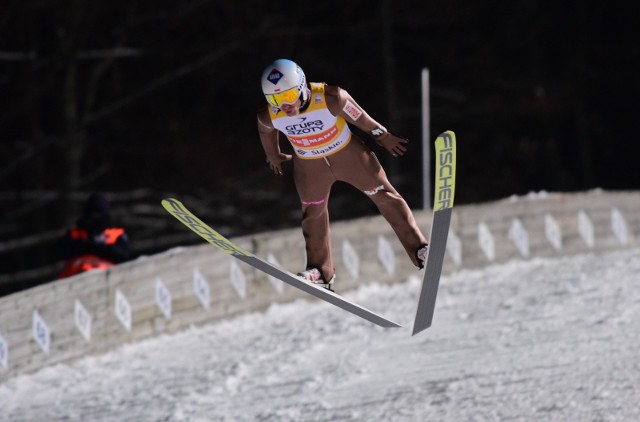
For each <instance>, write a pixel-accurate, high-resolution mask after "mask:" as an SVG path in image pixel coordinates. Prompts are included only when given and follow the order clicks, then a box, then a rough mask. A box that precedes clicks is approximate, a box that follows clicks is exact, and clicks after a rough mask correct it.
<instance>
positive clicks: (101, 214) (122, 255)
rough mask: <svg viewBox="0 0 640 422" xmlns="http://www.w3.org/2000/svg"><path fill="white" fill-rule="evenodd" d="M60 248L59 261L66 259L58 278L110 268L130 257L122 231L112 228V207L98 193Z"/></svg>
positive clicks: (127, 243)
mask: <svg viewBox="0 0 640 422" xmlns="http://www.w3.org/2000/svg"><path fill="white" fill-rule="evenodd" d="M57 247H58V253H59V256H60V258H61V259H65V260H66V263H65V266H64V268H63V270H62V272H61V273H60V276H59V278H65V277H70V276H72V275H75V274H79V273H82V272H85V271H91V270H95V269H105V268H109V267H112V266H113V265H115V264H118V263H120V262H124V261H127V260H129V259H130V258H131V252H130V244H129V238H128V236H127V234H126V233H125V230H124V229H123V228H120V227H112V226H111V206H110V204H109V201H107V199H106V198H105V197H104V196H103V195H101V194H99V193H94V194H93V195H91V197H89V199H88V200H87V202H86V203H85V205H84V210H83V213H82V217H80V218H79V219H78V221H77V224H76V227H74V228H72V229H70V230H69V231H67V233H66V234H65V235H64V237H62V238H61V239H60V240H59V241H58V243H57Z"/></svg>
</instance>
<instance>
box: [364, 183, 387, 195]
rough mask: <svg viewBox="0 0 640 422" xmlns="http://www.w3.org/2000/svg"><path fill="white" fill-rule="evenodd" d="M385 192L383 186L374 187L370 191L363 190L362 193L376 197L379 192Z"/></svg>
mask: <svg viewBox="0 0 640 422" xmlns="http://www.w3.org/2000/svg"><path fill="white" fill-rule="evenodd" d="M385 190H386V189H385V186H384V185H380V186H376V187H375V188H373V189H371V190H365V191H363V192H364V194H365V195H367V196H376V195H377V194H378V193H379V192H381V191H385Z"/></svg>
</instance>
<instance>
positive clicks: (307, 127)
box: [284, 117, 324, 135]
mask: <svg viewBox="0 0 640 422" xmlns="http://www.w3.org/2000/svg"><path fill="white" fill-rule="evenodd" d="M305 120H306V117H305V118H303V121H301V122H300V123H296V124H294V125H288V126H285V128H284V129H285V130H286V131H287V135H306V134H308V133H315V132H322V129H323V128H324V123H322V120H313V121H310V122H307V121H305Z"/></svg>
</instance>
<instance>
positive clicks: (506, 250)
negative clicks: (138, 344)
mask: <svg viewBox="0 0 640 422" xmlns="http://www.w3.org/2000/svg"><path fill="white" fill-rule="evenodd" d="M415 215H416V219H417V220H418V223H419V225H420V226H421V227H423V228H424V230H425V233H428V231H429V226H430V221H431V213H430V212H417V213H416V214H415ZM167 218H171V217H170V216H167ZM332 234H333V245H334V255H335V258H336V267H337V274H338V281H337V284H336V288H337V290H338V292H343V291H346V290H350V289H353V288H355V287H357V286H359V285H362V284H366V283H369V282H373V281H375V282H379V283H393V282H397V281H402V280H404V279H406V278H407V277H408V276H409V275H416V274H417V272H416V269H415V268H414V267H413V266H412V264H411V263H410V261H409V259H408V258H407V257H406V255H405V252H404V249H403V248H402V247H401V245H400V244H399V242H398V241H397V239H396V238H395V235H394V234H393V232H392V231H391V229H390V227H389V226H388V225H387V224H386V222H384V220H383V219H382V217H379V216H376V217H367V218H361V219H357V220H352V221H345V222H336V223H333V224H332ZM194 236H195V235H194ZM639 238H640V192H604V191H599V190H598V191H591V192H585V193H574V194H546V193H540V194H531V195H528V196H524V197H513V198H507V199H504V200H501V201H496V202H491V203H486V204H477V205H465V206H458V207H456V208H455V209H454V212H453V217H452V226H451V232H450V236H449V242H448V245H447V252H448V253H447V256H446V257H445V265H444V272H445V273H448V272H451V271H453V270H455V269H458V268H476V267H481V266H484V265H487V264H490V263H499V262H505V261H508V260H512V259H530V258H533V257H552V256H558V255H565V254H577V253H585V252H589V251H594V252H596V251H604V250H612V249H620V248H630V247H637V246H638V244H639V243H638V239H639ZM233 240H234V242H236V243H237V244H238V245H239V246H241V247H242V248H244V249H246V250H249V251H251V252H253V253H255V254H256V255H258V256H261V257H265V258H267V259H269V260H271V261H273V262H275V263H277V264H279V265H280V266H282V267H284V268H287V269H289V270H292V271H295V270H298V269H300V268H301V267H302V266H303V265H304V241H303V238H302V234H301V232H300V230H299V229H298V228H295V229H290V230H284V231H278V232H272V233H260V234H255V235H251V236H246V237H241V238H237V239H233ZM514 282H517V280H514ZM296 298H309V297H308V295H305V294H304V293H302V292H300V291H298V290H297V289H294V288H292V287H289V286H287V285H283V283H282V282H280V281H279V280H275V279H271V278H269V277H268V276H266V275H264V274H262V273H260V272H259V271H257V270H254V269H253V268H251V267H248V266H244V265H243V264H242V263H240V262H238V261H236V260H234V259H233V258H231V257H230V256H228V255H226V254H223V253H221V252H220V251H218V250H217V249H215V248H213V247H211V246H210V245H208V244H203V245H200V246H194V247H188V248H175V249H172V250H169V251H167V252H164V253H161V254H158V255H154V256H147V257H142V258H139V259H137V260H135V261H133V262H129V263H126V264H123V265H119V266H116V267H114V268H112V269H109V270H106V271H96V272H91V273H85V274H81V275H78V276H75V277H72V278H69V279H65V280H60V281H54V282H51V283H49V284H46V285H42V286H38V287H36V288H33V289H30V290H27V291H23V292H19V293H16V294H13V295H10V296H6V297H3V298H0V381H2V380H5V379H8V378H10V377H13V376H15V375H18V374H22V373H29V372H33V371H35V370H38V369H40V368H42V367H45V366H48V365H52V364H57V363H67V362H71V361H73V360H75V359H78V358H80V357H83V356H86V355H92V354H100V353H104V352H107V351H109V350H112V349H114V348H116V347H118V346H120V345H122V344H123V343H127V342H133V341H137V340H140V339H143V338H147V337H150V336H154V335H158V334H161V333H172V332H176V331H179V330H182V329H185V328H188V327H190V326H192V325H194V324H204V323H210V322H215V321H218V320H221V319H224V318H228V317H230V316H234V315H239V314H242V313H247V312H259V311H262V310H264V309H266V308H267V307H269V306H270V305H271V304H273V303H282V302H288V301H291V300H293V299H296ZM336 312H341V311H340V310H338V309H336ZM409 312H413V310H410V311H409ZM345 317H350V316H347V314H345ZM412 317H413V315H409V314H407V321H410V320H411V319H412Z"/></svg>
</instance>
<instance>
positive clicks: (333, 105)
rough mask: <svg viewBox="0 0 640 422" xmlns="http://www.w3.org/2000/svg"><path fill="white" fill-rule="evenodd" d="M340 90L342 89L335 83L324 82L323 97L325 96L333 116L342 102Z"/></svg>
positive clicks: (338, 110)
mask: <svg viewBox="0 0 640 422" xmlns="http://www.w3.org/2000/svg"><path fill="white" fill-rule="evenodd" d="M342 92H343V89H342V88H340V87H339V86H337V85H328V84H325V88H324V97H325V98H326V101H327V107H328V108H329V111H331V114H333V115H334V116H337V115H338V113H339V112H340V109H341V104H342V100H341V97H342Z"/></svg>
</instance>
